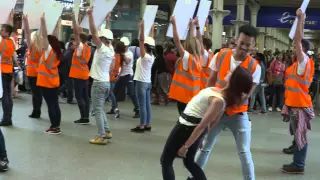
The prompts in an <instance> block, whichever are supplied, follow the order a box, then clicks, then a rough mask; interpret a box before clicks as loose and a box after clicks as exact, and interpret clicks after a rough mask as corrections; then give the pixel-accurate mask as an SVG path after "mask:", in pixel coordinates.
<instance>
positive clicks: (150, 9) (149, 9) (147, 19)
mask: <svg viewBox="0 0 320 180" xmlns="http://www.w3.org/2000/svg"><path fill="white" fill-rule="evenodd" d="M158 7H159V6H156V5H147V6H146V9H145V11H144V16H143V20H144V36H145V37H147V36H149V33H150V31H151V27H152V24H153V23H154V20H155V18H156V14H157V11H158Z"/></svg>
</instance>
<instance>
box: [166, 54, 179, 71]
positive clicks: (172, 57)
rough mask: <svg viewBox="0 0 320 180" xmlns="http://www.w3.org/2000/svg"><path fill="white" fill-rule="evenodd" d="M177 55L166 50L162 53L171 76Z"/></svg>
mask: <svg viewBox="0 0 320 180" xmlns="http://www.w3.org/2000/svg"><path fill="white" fill-rule="evenodd" d="M177 59H178V56H177V55H176V54H175V53H172V52H168V53H165V54H164V60H165V61H166V62H167V66H168V71H169V73H170V74H171V75H172V76H173V74H174V71H175V65H176V61H177Z"/></svg>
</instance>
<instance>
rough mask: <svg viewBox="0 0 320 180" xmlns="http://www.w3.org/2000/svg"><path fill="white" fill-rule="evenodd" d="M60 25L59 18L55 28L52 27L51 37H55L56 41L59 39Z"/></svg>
mask: <svg viewBox="0 0 320 180" xmlns="http://www.w3.org/2000/svg"><path fill="white" fill-rule="evenodd" d="M60 24H61V18H59V20H58V22H57V24H56V27H54V30H53V33H52V36H55V37H56V38H57V39H59V30H60Z"/></svg>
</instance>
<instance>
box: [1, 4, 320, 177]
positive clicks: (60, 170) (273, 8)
mask: <svg viewBox="0 0 320 180" xmlns="http://www.w3.org/2000/svg"><path fill="white" fill-rule="evenodd" d="M88 1H89V0H88ZM212 1H213V2H212V10H211V11H210V17H211V20H210V21H211V23H210V28H209V32H210V36H211V37H212V42H213V45H212V49H217V48H221V45H222V44H224V43H225V42H227V40H228V39H229V38H232V37H236V36H237V35H238V34H239V32H238V27H240V26H241V25H244V24H247V23H250V24H252V25H253V26H256V27H257V28H258V29H259V32H260V34H259V37H258V38H257V51H259V52H263V51H265V50H271V51H272V52H274V51H275V50H276V49H277V50H280V51H281V50H287V49H290V48H291V43H292V41H291V40H290V39H289V37H288V34H289V31H290V27H291V25H290V27H287V26H285V25H282V23H283V24H285V23H290V22H291V23H292V22H293V20H294V16H295V10H296V9H297V8H298V7H299V6H300V5H301V2H302V1H301V0H212ZM71 2H72V1H71ZM88 3H89V2H88ZM88 3H87V4H88ZM119 4H121V6H125V7H131V6H132V7H133V6H134V8H140V17H141V16H143V12H144V11H143V9H144V7H145V6H146V5H147V4H153V5H155V4H157V5H159V6H164V7H165V8H162V10H161V11H163V12H165V13H164V16H165V17H164V18H162V19H161V18H160V19H161V24H162V25H159V24H160V23H158V24H156V29H158V32H157V30H156V34H157V35H156V37H157V38H158V39H159V42H160V41H163V39H164V37H165V31H166V29H167V26H168V24H169V17H170V14H171V13H172V10H173V8H174V5H175V0H148V1H147V0H140V1H139V0H119ZM133 4H134V5H133ZM137 5H138V6H139V7H136V6H137ZM22 7H23V0H18V4H17V6H16V8H15V11H16V13H17V14H19V13H21V8H22ZM308 8H310V9H312V12H314V10H316V12H317V11H318V13H317V14H313V15H312V18H311V19H310V21H309V20H308V19H307V21H306V24H307V25H309V27H311V26H313V25H314V28H310V29H306V30H305V37H306V39H308V40H310V42H311V43H312V46H311V49H312V52H313V54H318V53H320V51H319V50H320V49H319V48H320V31H318V30H317V28H318V29H320V13H319V11H320V9H317V8H320V0H311V1H310V4H309V6H308ZM160 9H161V8H160ZM269 10H270V11H269ZM287 10H288V11H287ZM66 11H67V10H66ZM259 11H261V12H259ZM262 11H263V13H265V14H264V15H265V16H264V15H262V16H261V15H259V13H262ZM163 12H162V13H161V14H162V15H163ZM123 13H124V12H123ZM272 13H275V14H274V15H272ZM166 15H167V16H166ZM292 16H293V17H292ZM307 16H308V13H307ZM260 17H261V18H260ZM262 18H263V19H262ZM268 18H269V19H268ZM226 19H228V22H224V21H226ZM158 20H159V19H158ZM156 21H157V19H156ZM159 21H160V20H159ZM259 21H261V22H259ZM262 21H263V22H262ZM134 23H138V21H136V22H134ZM277 24H278V25H279V26H277V27H272V26H273V25H277ZM66 26H67V25H66ZM115 26H116V27H117V28H118V30H117V31H116V32H117V33H118V34H119V37H121V35H122V34H121V32H124V28H122V29H121V25H119V24H116V25H115ZM161 26H165V28H163V27H161ZM111 27H112V26H111ZM164 29H165V30H164ZM61 31H64V30H63V29H61ZM130 33H131V34H132V36H133V37H132V38H136V37H135V36H137V32H134V31H130ZM60 34H61V38H62V39H68V38H67V37H68V35H66V33H60ZM115 34H116V33H115ZM318 92H319V89H318V90H317V94H316V98H315V106H314V108H315V112H316V117H315V119H314V120H313V121H312V131H309V132H308V141H309V142H308V143H309V144H310V146H309V149H308V151H309V152H308V155H307V160H306V162H307V166H306V170H305V174H304V175H301V176H300V175H299V176H293V175H288V174H283V173H282V172H281V167H282V165H283V164H285V163H290V162H291V161H292V155H287V154H283V152H282V149H283V148H286V147H288V146H290V145H291V142H292V139H293V137H292V136H290V133H289V129H288V127H289V124H288V123H287V122H283V117H282V116H281V114H280V112H276V111H273V112H268V113H266V114H259V113H250V114H249V117H250V120H251V122H252V140H251V152H252V156H253V161H254V165H255V175H256V179H257V180H319V179H320V171H319V167H320V159H319V157H320V156H319V152H320V141H319V139H320V122H319V120H320V119H319V116H318V114H319V93H318ZM60 101H61V103H60V107H61V115H62V118H61V127H62V128H63V133H62V134H60V135H59V136H50V135H45V134H44V133H43V130H44V129H46V128H47V127H48V124H49V123H50V122H49V117H48V113H47V107H46V104H45V103H44V104H43V105H42V116H41V118H40V119H31V118H29V117H28V115H29V113H30V112H31V110H32V105H31V104H32V103H31V95H30V94H28V93H24V92H21V93H20V92H19V95H18V97H17V98H15V99H14V107H13V108H14V109H13V117H12V121H13V126H12V127H1V130H2V132H3V134H4V136H5V140H6V147H7V152H8V157H9V160H10V169H9V171H7V172H6V173H1V174H0V180H161V179H162V175H161V164H160V156H161V153H162V150H163V147H164V144H165V142H166V139H167V137H168V135H169V133H170V131H171V130H172V128H173V126H174V125H175V124H176V122H177V120H178V116H179V115H178V112H177V108H176V103H175V102H170V103H169V104H168V105H167V106H164V105H160V106H154V105H153V106H152V122H153V126H152V131H151V132H147V133H141V134H139V133H132V132H130V128H132V127H134V126H135V125H137V123H138V121H139V119H133V118H132V114H133V112H132V109H133V108H132V104H131V102H130V101H129V98H126V100H125V101H124V102H119V107H120V108H121V117H120V118H115V117H114V116H113V115H107V118H108V121H109V123H110V126H111V128H112V133H113V138H112V140H110V142H109V143H108V144H107V145H106V146H97V145H91V144H89V143H88V138H89V137H92V136H93V135H95V133H96V125H95V120H94V118H93V117H92V116H91V117H90V125H87V126H80V125H75V124H74V122H73V121H74V120H76V119H77V118H79V117H78V116H79V110H78V107H77V105H76V104H74V105H71V104H67V103H64V102H63V101H65V100H64V99H62V98H61V99H60ZM110 107H111V103H110V102H106V104H105V107H104V108H105V111H108V110H109V109H110ZM174 164H175V174H176V179H177V180H185V179H187V176H188V171H187V170H186V169H185V168H184V166H183V162H182V160H181V159H176V160H175V162H174ZM240 164H241V163H240V160H239V155H238V153H237V150H236V148H235V140H234V138H233V135H232V132H231V131H230V130H228V129H226V130H224V131H222V133H221V134H220V136H219V139H218V141H217V143H216V145H215V147H214V149H213V151H212V152H211V155H210V159H209V162H208V164H207V166H206V167H205V170H204V171H205V173H206V176H207V177H208V179H209V180H241V179H242V175H241V174H242V172H241V165H240Z"/></svg>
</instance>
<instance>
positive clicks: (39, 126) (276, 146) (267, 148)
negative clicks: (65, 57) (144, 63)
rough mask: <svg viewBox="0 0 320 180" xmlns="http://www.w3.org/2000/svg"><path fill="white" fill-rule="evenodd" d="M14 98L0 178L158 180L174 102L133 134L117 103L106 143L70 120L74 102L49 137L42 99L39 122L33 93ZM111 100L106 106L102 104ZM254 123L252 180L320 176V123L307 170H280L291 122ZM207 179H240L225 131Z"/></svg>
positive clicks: (261, 118)
mask: <svg viewBox="0 0 320 180" xmlns="http://www.w3.org/2000/svg"><path fill="white" fill-rule="evenodd" d="M20 96H21V97H20V98H18V99H15V100H14V111H13V123H14V126H13V127H9V128H1V129H2V131H3V133H4V135H5V139H6V145H7V150H8V156H9V160H10V170H9V171H8V172H6V173H1V174H0V180H44V179H45V180H161V179H162V176H161V166H160V160H159V159H160V155H161V152H162V149H163V146H164V143H165V141H166V138H167V136H168V134H169V132H170V131H171V129H172V127H173V126H174V124H175V122H176V120H177V111H176V106H175V104H174V103H172V104H169V106H167V107H165V106H153V107H152V113H153V131H152V132H150V133H145V134H134V133H131V132H130V128H133V127H135V125H137V124H138V119H132V118H131V116H132V115H133V112H132V109H133V108H132V105H131V103H130V102H124V103H120V104H119V107H120V110H121V118H120V119H114V118H113V117H112V116H108V117H109V122H110V124H111V127H112V130H113V135H114V138H113V139H112V141H111V143H109V144H108V145H107V146H99V145H91V144H89V143H88V140H89V138H92V137H93V136H94V135H95V134H96V131H97V130H96V127H95V122H94V119H93V118H91V125H88V126H81V125H75V124H74V123H73V121H74V120H75V119H77V118H78V116H79V112H78V109H77V105H69V104H60V105H61V110H62V125H61V128H62V134H61V135H58V136H54V135H46V134H44V133H43V131H44V130H45V129H46V128H48V126H49V119H48V115H47V107H46V104H45V103H44V106H43V114H42V119H39V120H34V119H29V118H28V114H29V113H30V111H31V95H28V94H21V95H20ZM109 107H110V105H109V104H106V106H105V109H106V110H107V109H109ZM250 118H251V120H252V146H251V150H252V154H253V158H254V163H255V169H256V170H255V172H256V179H257V180H319V179H320V178H319V177H320V171H319V165H320V160H319V157H320V156H319V152H320V142H319V138H320V122H319V121H318V120H319V117H317V118H316V120H314V121H313V124H312V128H313V131H311V132H310V133H309V152H308V157H307V168H306V172H305V175H303V176H301V175H298V176H297V175H296V176H293V175H286V174H282V173H281V171H280V167H282V164H284V163H290V162H291V159H292V156H290V155H285V154H282V152H281V151H282V148H283V147H287V146H288V145H290V142H291V140H292V137H291V136H289V133H288V124H287V123H284V122H282V118H281V117H280V115H279V113H268V114H267V115H257V114H252V115H250ZM175 173H176V179H177V180H185V179H186V177H187V174H188V173H187V171H186V169H185V168H184V167H183V163H182V161H181V160H179V159H177V160H176V161H175ZM205 173H206V175H207V177H208V179H209V180H241V179H242V176H241V168H240V161H239V158H238V154H237V152H236V148H235V142H234V139H233V136H232V134H231V132H230V131H224V132H222V133H221V135H220V137H219V140H218V142H217V144H216V146H215V148H214V150H213V152H212V154H211V158H210V161H209V162H208V165H207V167H206V169H205Z"/></svg>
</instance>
